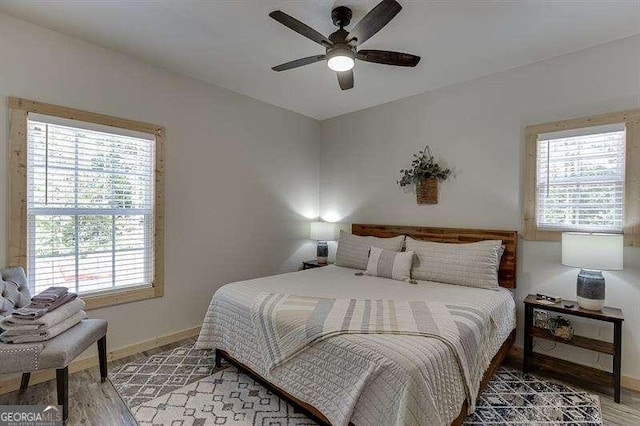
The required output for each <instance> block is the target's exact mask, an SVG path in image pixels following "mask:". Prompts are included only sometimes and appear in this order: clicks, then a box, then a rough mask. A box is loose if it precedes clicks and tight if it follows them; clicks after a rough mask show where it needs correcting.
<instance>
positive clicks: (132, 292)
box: [80, 286, 163, 311]
mask: <svg viewBox="0 0 640 426" xmlns="http://www.w3.org/2000/svg"><path fill="white" fill-rule="evenodd" d="M162 295H163V290H162V287H157V286H146V287H133V288H125V289H118V290H110V291H107V292H101V293H95V294H87V295H85V296H82V295H81V296H80V297H81V298H82V300H84V302H85V303H86V305H87V306H86V307H85V309H86V310H87V311H88V310H91V309H97V308H104V307H106V306H113V305H121V304H123V303H130V302H137V301H140V300H145V299H153V298H156V297H162Z"/></svg>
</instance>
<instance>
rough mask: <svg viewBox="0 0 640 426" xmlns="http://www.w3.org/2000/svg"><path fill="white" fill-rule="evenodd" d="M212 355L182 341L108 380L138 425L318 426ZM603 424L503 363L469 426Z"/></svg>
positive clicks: (587, 404) (587, 401)
mask: <svg viewBox="0 0 640 426" xmlns="http://www.w3.org/2000/svg"><path fill="white" fill-rule="evenodd" d="M212 355H213V354H212V353H211V352H209V351H199V350H195V349H193V348H192V347H191V346H190V345H188V346H181V347H179V348H176V349H172V350H169V351H167V352H163V353H160V354H157V355H153V356H151V357H149V358H147V359H142V360H140V361H134V362H131V363H128V364H126V365H124V366H122V367H121V368H119V369H117V370H115V371H114V372H113V373H112V374H111V377H110V380H111V382H112V383H113V385H114V387H115V388H116V390H117V391H118V393H119V394H120V395H121V396H122V399H123V400H124V401H125V402H126V403H127V405H128V406H129V409H130V410H131V413H132V414H133V416H134V417H135V418H136V420H137V421H138V423H139V424H141V425H146V424H153V425H185V426H186V425H194V426H197V425H228V426H244V425H292V426H294V425H295V426H302V425H315V424H316V423H314V422H313V421H312V420H310V419H308V418H307V417H306V416H305V415H304V414H302V413H299V412H297V411H296V410H295V409H294V408H293V407H292V406H291V405H289V404H287V403H286V402H285V401H283V400H281V399H280V398H278V397H277V396H276V395H274V394H273V393H271V391H269V390H267V389H266V388H264V387H263V386H261V385H260V384H259V383H257V382H255V381H254V380H253V379H251V378H249V377H248V376H246V375H245V374H243V373H240V372H239V371H238V370H237V369H235V368H234V367H231V366H228V365H226V364H223V369H222V370H216V368H215V366H214V359H213V356H212ZM530 423H535V424H547V425H550V424H558V425H561V424H571V425H581V426H587V425H600V424H602V412H601V410H600V399H599V397H598V396H597V395H593V394H590V393H588V392H584V391H581V390H578V389H575V388H572V387H570V386H568V385H565V384H564V383H560V382H556V381H552V380H547V379H542V378H539V377H537V376H534V375H531V374H523V373H522V372H520V371H519V370H514V369H508V368H504V367H503V368H500V370H498V372H497V373H496V374H495V375H494V377H493V378H492V380H491V382H489V384H488V385H487V387H486V389H485V390H484V391H483V393H482V394H481V395H480V397H479V399H478V404H477V409H476V411H475V413H473V414H472V415H471V416H469V417H468V418H467V419H466V421H465V424H467V425H516V424H530Z"/></svg>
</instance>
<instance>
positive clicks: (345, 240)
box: [336, 230, 404, 269]
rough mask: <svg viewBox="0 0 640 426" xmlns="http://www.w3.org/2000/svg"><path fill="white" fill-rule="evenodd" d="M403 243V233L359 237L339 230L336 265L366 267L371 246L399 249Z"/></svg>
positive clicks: (356, 267)
mask: <svg viewBox="0 0 640 426" xmlns="http://www.w3.org/2000/svg"><path fill="white" fill-rule="evenodd" d="M403 244H404V235H400V236H398V237H392V238H378V237H361V236H359V235H353V234H350V233H348V232H345V231H342V230H340V239H339V240H338V249H337V251H336V265H337V266H346V267H347V268H355V269H367V261H368V260H369V249H370V248H371V246H375V247H380V248H383V249H385V250H392V251H400V250H402V245H403Z"/></svg>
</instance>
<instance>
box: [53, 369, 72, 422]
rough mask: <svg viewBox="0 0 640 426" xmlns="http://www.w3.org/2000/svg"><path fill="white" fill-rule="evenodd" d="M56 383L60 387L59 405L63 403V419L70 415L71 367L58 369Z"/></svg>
mask: <svg viewBox="0 0 640 426" xmlns="http://www.w3.org/2000/svg"><path fill="white" fill-rule="evenodd" d="M56 384H57V388H58V405H62V421H63V422H64V421H66V420H67V418H68V417H69V367H64V368H58V369H57V370H56Z"/></svg>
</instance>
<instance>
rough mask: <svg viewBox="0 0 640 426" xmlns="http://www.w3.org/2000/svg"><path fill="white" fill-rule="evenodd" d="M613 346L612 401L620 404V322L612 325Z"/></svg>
mask: <svg viewBox="0 0 640 426" xmlns="http://www.w3.org/2000/svg"><path fill="white" fill-rule="evenodd" d="M613 344H614V346H615V350H616V353H615V354H614V355H613V382H614V384H613V386H614V397H613V399H614V401H615V402H617V403H620V370H621V367H622V322H620V321H618V322H616V323H614V324H613Z"/></svg>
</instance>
